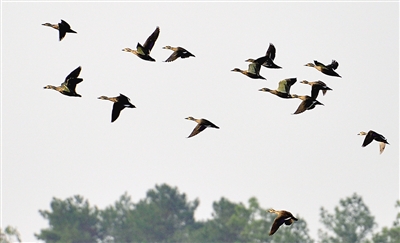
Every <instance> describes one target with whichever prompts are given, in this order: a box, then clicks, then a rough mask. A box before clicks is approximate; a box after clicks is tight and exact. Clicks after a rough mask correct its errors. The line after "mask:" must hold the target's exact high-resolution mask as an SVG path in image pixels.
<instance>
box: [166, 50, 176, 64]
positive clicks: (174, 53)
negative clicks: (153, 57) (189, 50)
mask: <svg viewBox="0 0 400 243" xmlns="http://www.w3.org/2000/svg"><path fill="white" fill-rule="evenodd" d="M178 57H179V55H178V52H177V51H174V52H173V53H172V54H171V56H169V57H168V59H167V60H165V61H166V62H172V61H175V60H176V59H177V58H178Z"/></svg>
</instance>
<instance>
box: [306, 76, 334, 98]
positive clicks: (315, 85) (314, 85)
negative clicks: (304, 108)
mask: <svg viewBox="0 0 400 243" xmlns="http://www.w3.org/2000/svg"><path fill="white" fill-rule="evenodd" d="M300 83H302V84H308V85H311V98H314V99H316V98H317V97H318V93H319V91H320V90H322V94H323V95H325V94H326V91H328V90H332V89H331V88H329V87H328V86H327V85H326V84H325V83H324V82H322V81H321V80H318V81H313V82H311V81H307V80H303V81H301V82H300Z"/></svg>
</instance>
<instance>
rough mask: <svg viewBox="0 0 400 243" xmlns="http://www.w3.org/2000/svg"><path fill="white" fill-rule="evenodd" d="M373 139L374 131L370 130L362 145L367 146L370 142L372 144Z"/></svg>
mask: <svg viewBox="0 0 400 243" xmlns="http://www.w3.org/2000/svg"><path fill="white" fill-rule="evenodd" d="M372 140H374V132H373V131H369V132H368V133H367V135H366V136H365V139H364V142H363V144H362V145H361V146H362V147H365V146H367V145H368V144H370V143H371V142H372Z"/></svg>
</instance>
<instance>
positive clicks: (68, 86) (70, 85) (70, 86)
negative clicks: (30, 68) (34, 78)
mask: <svg viewBox="0 0 400 243" xmlns="http://www.w3.org/2000/svg"><path fill="white" fill-rule="evenodd" d="M81 70H82V68H81V67H80V66H79V67H77V68H76V69H75V70H74V71H72V72H71V73H70V74H68V76H67V77H66V78H65V81H64V82H63V83H61V85H60V86H58V87H57V86H53V85H46V86H45V87H44V89H54V90H57V91H58V92H60V93H61V94H63V95H67V96H75V97H82V96H81V95H80V94H78V93H76V91H75V89H76V85H77V84H79V83H80V82H82V81H83V79H81V78H78V76H79V74H80V72H81Z"/></svg>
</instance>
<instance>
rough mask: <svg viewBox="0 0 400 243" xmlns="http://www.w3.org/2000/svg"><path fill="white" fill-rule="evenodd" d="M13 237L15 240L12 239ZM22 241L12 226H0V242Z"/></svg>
mask: <svg viewBox="0 0 400 243" xmlns="http://www.w3.org/2000/svg"><path fill="white" fill-rule="evenodd" d="M13 238H15V239H16V240H13ZM16 241H17V242H22V241H21V236H20V234H19V232H18V230H17V229H16V228H14V227H12V226H7V227H6V228H5V229H4V232H3V230H2V229H1V228H0V243H11V242H16Z"/></svg>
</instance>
